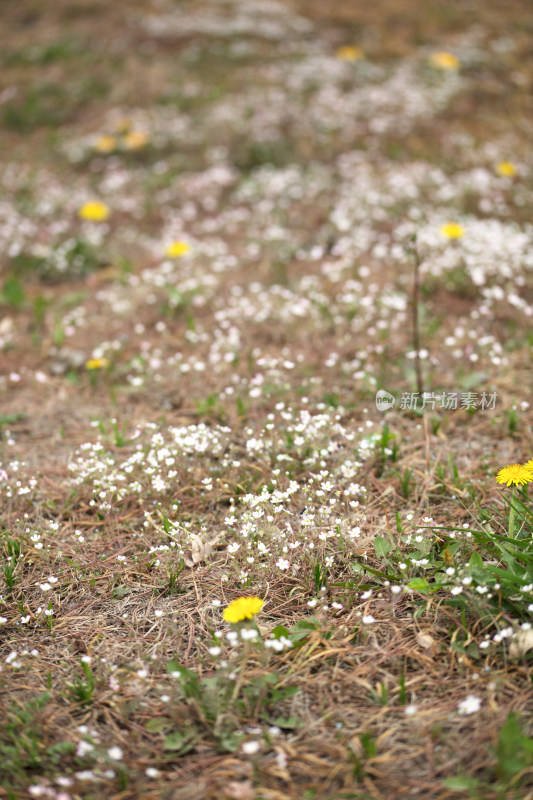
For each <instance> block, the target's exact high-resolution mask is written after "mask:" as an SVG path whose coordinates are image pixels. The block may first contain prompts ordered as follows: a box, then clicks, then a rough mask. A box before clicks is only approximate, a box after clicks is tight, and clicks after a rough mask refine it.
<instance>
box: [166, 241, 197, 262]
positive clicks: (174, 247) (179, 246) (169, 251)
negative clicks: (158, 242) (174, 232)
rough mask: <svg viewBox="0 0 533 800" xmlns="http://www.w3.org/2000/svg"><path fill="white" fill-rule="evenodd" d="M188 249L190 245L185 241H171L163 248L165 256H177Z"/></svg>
mask: <svg viewBox="0 0 533 800" xmlns="http://www.w3.org/2000/svg"><path fill="white" fill-rule="evenodd" d="M190 249H191V248H190V245H188V244H187V242H172V243H171V244H169V245H168V247H167V248H166V249H165V255H166V257H167V258H179V257H180V256H184V255H185V254H186V253H188V252H189V250H190Z"/></svg>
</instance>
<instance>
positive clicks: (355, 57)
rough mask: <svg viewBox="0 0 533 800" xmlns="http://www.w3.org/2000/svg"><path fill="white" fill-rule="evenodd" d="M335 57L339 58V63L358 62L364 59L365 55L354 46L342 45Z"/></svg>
mask: <svg viewBox="0 0 533 800" xmlns="http://www.w3.org/2000/svg"><path fill="white" fill-rule="evenodd" d="M336 56H337V58H340V59H341V61H360V60H361V59H362V58H364V57H365V54H364V52H363V51H362V50H361V48H360V47H355V46H354V45H344V47H339V49H338V50H337V52H336Z"/></svg>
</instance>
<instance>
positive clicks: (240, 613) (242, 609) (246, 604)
mask: <svg viewBox="0 0 533 800" xmlns="http://www.w3.org/2000/svg"><path fill="white" fill-rule="evenodd" d="M263 606H264V601H263V600H261V599H260V598H259V597H238V598H237V600H234V601H233V602H232V603H230V604H229V606H227V608H225V609H224V614H223V617H224V619H225V620H226V622H242V621H243V620H244V619H253V617H255V615H256V614H259V612H260V611H261V609H262V608H263Z"/></svg>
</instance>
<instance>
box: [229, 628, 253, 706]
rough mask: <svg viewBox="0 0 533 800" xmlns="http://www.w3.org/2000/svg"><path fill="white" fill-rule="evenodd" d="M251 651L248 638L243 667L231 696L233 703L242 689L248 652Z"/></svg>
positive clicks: (245, 643) (244, 648) (245, 645)
mask: <svg viewBox="0 0 533 800" xmlns="http://www.w3.org/2000/svg"><path fill="white" fill-rule="evenodd" d="M249 651H250V642H249V641H248V639H246V641H245V642H244V646H243V653H242V667H241V670H240V672H239V675H238V677H237V680H236V681H235V686H234V687H233V694H232V696H231V701H232V703H234V702H235V700H236V699H237V697H238V696H239V692H240V690H241V686H242V681H243V678H244V672H245V670H246V665H247V663H248V653H249Z"/></svg>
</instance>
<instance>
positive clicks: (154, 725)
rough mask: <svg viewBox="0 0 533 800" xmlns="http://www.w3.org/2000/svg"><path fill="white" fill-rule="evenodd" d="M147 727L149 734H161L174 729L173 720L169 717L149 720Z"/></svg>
mask: <svg viewBox="0 0 533 800" xmlns="http://www.w3.org/2000/svg"><path fill="white" fill-rule="evenodd" d="M145 727H146V730H147V731H148V732H149V733H161V732H162V731H165V730H168V728H170V727H172V720H171V719H169V718H168V717H154V718H153V719H149V720H148V722H147V723H146V726H145Z"/></svg>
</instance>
